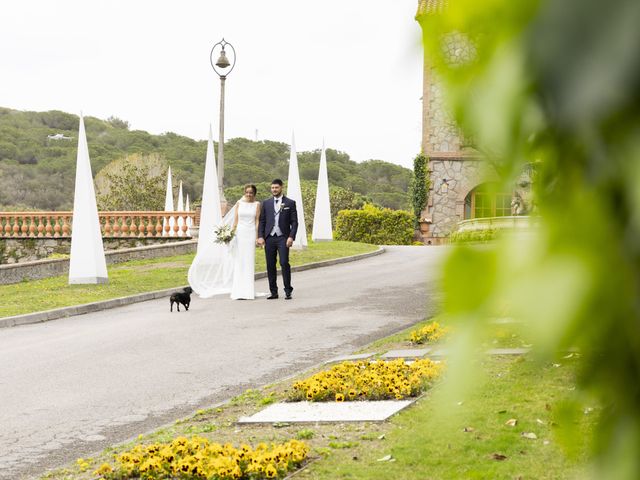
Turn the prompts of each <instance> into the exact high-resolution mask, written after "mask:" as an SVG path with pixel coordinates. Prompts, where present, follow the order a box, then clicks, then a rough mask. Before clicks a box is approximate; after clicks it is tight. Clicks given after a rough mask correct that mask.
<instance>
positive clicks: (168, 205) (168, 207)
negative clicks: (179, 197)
mask: <svg viewBox="0 0 640 480" xmlns="http://www.w3.org/2000/svg"><path fill="white" fill-rule="evenodd" d="M164 211H165V212H173V211H174V210H173V186H172V185H171V167H169V168H168V170H167V193H166V194H165V196H164ZM168 221H169V232H167V231H166V228H165V227H166V226H167V217H164V218H163V219H162V236H163V237H166V236H167V235H168V236H170V237H173V226H174V225H175V224H176V222H175V220H174V218H173V217H169V220H168Z"/></svg>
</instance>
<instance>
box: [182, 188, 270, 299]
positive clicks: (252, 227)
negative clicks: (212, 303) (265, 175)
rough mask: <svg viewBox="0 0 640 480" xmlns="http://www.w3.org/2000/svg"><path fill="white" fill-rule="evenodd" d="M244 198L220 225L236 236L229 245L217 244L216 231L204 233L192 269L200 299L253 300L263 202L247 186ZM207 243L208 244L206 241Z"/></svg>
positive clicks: (190, 273)
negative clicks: (226, 227)
mask: <svg viewBox="0 0 640 480" xmlns="http://www.w3.org/2000/svg"><path fill="white" fill-rule="evenodd" d="M244 192H245V195H244V197H242V198H241V199H240V201H238V202H237V203H236V204H235V205H234V206H233V208H232V209H231V210H230V211H229V212H228V213H227V214H226V215H225V216H224V218H223V219H222V220H221V221H219V222H218V224H217V226H223V225H227V226H229V227H232V228H233V229H234V230H235V231H236V234H235V236H234V238H233V240H231V241H230V242H229V243H218V242H217V241H216V238H215V234H214V231H213V228H211V229H210V231H201V232H200V237H201V238H200V239H199V243H198V250H197V253H196V256H195V257H194V259H193V262H192V263H191V267H190V268H189V274H188V278H189V285H190V286H191V288H193V291H194V292H196V293H197V294H198V296H199V297H200V298H211V297H213V296H215V295H220V294H229V293H231V298H232V299H241V298H242V299H254V298H255V297H256V296H262V295H263V294H256V292H255V290H254V270H255V258H256V250H255V249H256V240H257V229H258V220H259V219H260V211H261V208H260V202H256V201H255V197H256V187H255V185H246V186H245V188H244ZM203 240H205V241H203Z"/></svg>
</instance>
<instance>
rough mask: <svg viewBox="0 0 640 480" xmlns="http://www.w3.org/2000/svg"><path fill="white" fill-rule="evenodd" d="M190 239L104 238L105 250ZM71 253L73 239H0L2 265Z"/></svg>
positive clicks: (59, 256) (0, 260)
mask: <svg viewBox="0 0 640 480" xmlns="http://www.w3.org/2000/svg"><path fill="white" fill-rule="evenodd" d="M189 239H190V237H162V238H137V237H134V238H108V237H106V238H103V239H102V242H103V245H104V249H105V250H120V249H123V248H135V247H144V246H150V245H162V244H165V243H171V242H179V241H184V240H189ZM70 251H71V238H70V237H59V238H37V237H36V238H0V265H4V264H7V265H11V264H15V263H24V262H33V261H36V260H42V259H45V258H52V259H55V258H63V257H65V256H68V255H69V252H70Z"/></svg>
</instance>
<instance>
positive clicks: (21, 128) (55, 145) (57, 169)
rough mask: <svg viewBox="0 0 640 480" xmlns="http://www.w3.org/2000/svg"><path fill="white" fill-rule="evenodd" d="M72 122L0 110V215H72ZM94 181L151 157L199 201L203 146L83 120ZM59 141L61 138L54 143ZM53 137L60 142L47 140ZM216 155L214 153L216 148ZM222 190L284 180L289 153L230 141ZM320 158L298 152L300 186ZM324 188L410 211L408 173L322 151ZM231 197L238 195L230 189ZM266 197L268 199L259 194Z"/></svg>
mask: <svg viewBox="0 0 640 480" xmlns="http://www.w3.org/2000/svg"><path fill="white" fill-rule="evenodd" d="M78 121H79V119H78V116H77V115H72V114H69V113H65V112H60V111H49V112H23V111H17V110H11V109H8V108H1V107H0V209H7V208H10V209H21V208H25V209H34V208H36V209H44V210H64V209H70V208H71V205H72V199H73V182H74V178H75V159H76V147H77V136H78ZM85 126H86V130H87V139H88V142H89V151H90V155H91V163H92V168H93V174H94V176H95V175H96V174H97V173H98V172H100V170H101V169H103V168H104V167H105V166H106V165H108V164H109V163H111V162H113V161H114V160H118V159H122V158H124V157H125V156H127V155H131V154H144V155H148V154H157V155H158V156H159V157H160V158H161V160H162V161H163V162H166V164H167V165H170V166H171V169H172V171H173V173H174V176H173V178H174V182H176V181H179V180H182V182H183V183H184V189H185V193H189V195H190V197H191V199H193V200H198V199H199V198H200V196H201V194H202V179H203V170H204V159H205V153H206V142H205V141H195V140H192V139H190V138H187V137H183V136H180V135H176V134H175V133H165V134H162V135H151V134H149V133H147V132H145V131H142V130H130V129H129V125H128V123H127V122H126V121H123V120H120V119H117V118H110V119H108V120H100V119H97V118H93V117H85ZM60 134H62V135H63V136H64V137H70V138H60V137H61V135H60ZM54 135H56V136H57V137H58V138H51V137H53V136H54ZM216 149H217V145H216ZM224 152H225V186H228V187H230V189H233V187H235V186H238V185H241V184H244V183H248V182H252V183H261V182H269V181H270V180H271V179H273V178H274V177H281V178H283V179H284V180H286V178H287V172H288V162H289V145H287V144H286V143H281V142H272V141H268V140H265V141H258V142H255V141H252V140H248V139H245V138H234V139H231V140H228V141H227V142H225V149H224ZM319 160H320V151H319V150H317V151H310V152H298V162H299V167H300V176H301V178H302V180H309V181H315V180H316V179H317V175H318V164H319ZM327 160H328V171H329V182H330V184H331V185H333V186H339V187H343V188H346V189H349V190H352V191H354V192H357V193H360V194H362V195H364V196H366V197H369V198H370V199H372V200H373V201H375V202H376V203H378V204H380V205H383V206H387V207H390V208H396V209H398V208H408V207H409V196H408V193H407V191H408V187H409V180H410V177H411V171H410V170H408V169H406V168H403V167H400V166H398V165H395V164H391V163H388V162H384V161H381V160H369V161H366V162H362V163H356V162H354V161H352V160H350V159H349V155H348V154H347V153H345V152H340V151H336V150H332V149H328V150H327ZM236 190H237V189H236ZM260 193H261V194H260V195H259V196H264V195H265V194H267V192H260Z"/></svg>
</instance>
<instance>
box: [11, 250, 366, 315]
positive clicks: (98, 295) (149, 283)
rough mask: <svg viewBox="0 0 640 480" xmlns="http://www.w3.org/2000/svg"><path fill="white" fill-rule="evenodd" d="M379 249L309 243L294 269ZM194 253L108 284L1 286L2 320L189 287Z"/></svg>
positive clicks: (131, 268) (261, 266) (294, 257)
mask: <svg viewBox="0 0 640 480" xmlns="http://www.w3.org/2000/svg"><path fill="white" fill-rule="evenodd" d="M377 248H378V247H377V246H374V245H367V244H364V243H353V242H339V241H334V242H319V243H313V242H309V247H308V248H307V249H306V250H292V251H291V256H290V263H291V265H293V266H296V265H303V264H306V263H313V262H318V261H321V260H329V259H333V258H340V257H347V256H351V255H357V254H360V253H366V252H371V251H374V250H375V249H377ZM193 257H194V254H186V255H178V256H174V257H164V258H156V259H153V260H138V261H131V262H126V263H119V264H113V265H109V266H108V272H109V283H108V284H106V285H68V283H67V281H68V277H67V275H63V276H59V277H52V278H47V279H43V280H33V281H26V282H21V283H18V284H12V285H0V298H2V299H3V301H2V302H1V304H0V318H2V317H10V316H12V315H20V314H25V313H32V312H39V311H43V310H50V309H53V308H59V307H67V306H70V305H80V304H83V303H90V302H96V301H99V300H108V299H111V298H118V297H124V296H127V295H135V294H137V293H144V292H151V291H154V290H162V289H165V288H172V287H179V286H183V285H186V284H187V272H188V270H189V266H190V265H191V262H192V260H193ZM265 270H266V266H265V259H264V254H263V253H262V251H261V250H258V251H257V252H256V272H261V271H265Z"/></svg>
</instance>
